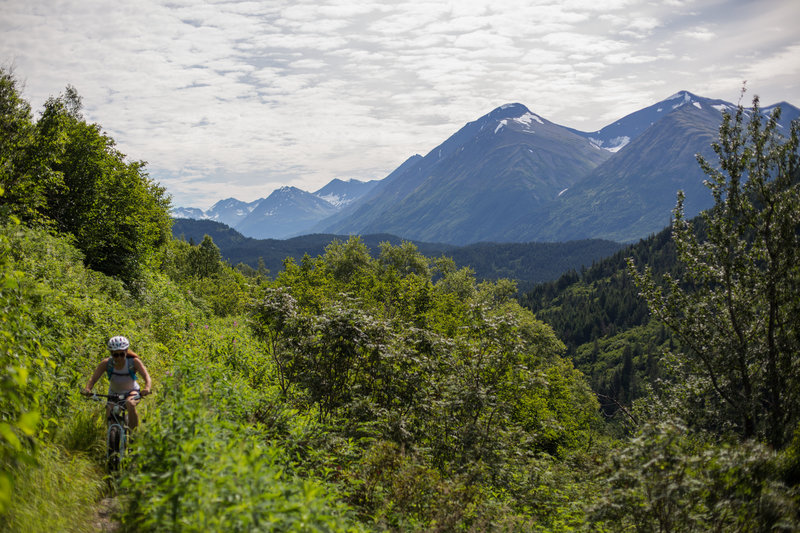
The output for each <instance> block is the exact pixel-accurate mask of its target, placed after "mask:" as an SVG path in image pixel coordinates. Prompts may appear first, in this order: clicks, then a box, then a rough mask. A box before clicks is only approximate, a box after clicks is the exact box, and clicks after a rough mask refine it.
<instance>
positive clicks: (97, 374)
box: [83, 357, 109, 393]
mask: <svg viewBox="0 0 800 533" xmlns="http://www.w3.org/2000/svg"><path fill="white" fill-rule="evenodd" d="M108 360H109V358H108V357H106V358H105V359H103V360H102V361H100V364H99V365H97V368H95V369H94V374H92V377H90V378H89V381H88V382H87V383H86V387H84V388H83V392H84V393H90V392H92V387H94V384H95V383H97V380H99V379H100V378H101V377H103V374H105V373H106V371H107V370H108Z"/></svg>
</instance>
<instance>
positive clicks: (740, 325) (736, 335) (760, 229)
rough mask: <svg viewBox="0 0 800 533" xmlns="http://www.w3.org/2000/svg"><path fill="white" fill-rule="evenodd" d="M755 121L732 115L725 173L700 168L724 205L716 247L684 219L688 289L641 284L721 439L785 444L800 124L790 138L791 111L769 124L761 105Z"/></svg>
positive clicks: (793, 360)
mask: <svg viewBox="0 0 800 533" xmlns="http://www.w3.org/2000/svg"><path fill="white" fill-rule="evenodd" d="M753 103H754V106H753V112H752V115H751V116H750V118H749V122H747V124H745V120H746V119H745V112H744V109H743V108H742V107H741V106H739V108H738V110H737V112H736V114H735V116H733V117H731V116H730V115H725V119H724V121H723V124H722V126H721V127H720V141H719V143H715V144H714V151H715V152H716V153H717V155H718V156H719V170H718V169H716V168H714V167H712V165H711V164H709V163H708V162H706V161H705V160H703V159H702V158H701V159H700V163H701V165H702V167H703V169H704V171H705V172H706V174H707V175H708V176H709V180H708V181H707V185H708V187H709V189H710V190H711V192H712V195H713V196H714V200H715V206H714V207H713V208H712V209H711V210H709V211H707V212H705V213H703V215H702V218H703V221H704V224H705V226H706V228H707V236H706V239H705V240H700V239H698V238H697V236H696V233H695V232H694V231H693V230H692V225H691V223H690V222H688V221H686V220H685V218H684V216H683V196H682V195H679V198H678V205H677V207H676V208H675V218H674V223H673V226H674V231H673V235H674V239H675V242H676V246H677V250H678V256H679V258H680V261H681V263H682V264H683V265H684V267H685V271H686V272H685V276H684V279H683V280H681V281H680V282H679V281H678V280H676V279H675V278H673V277H672V276H665V277H664V281H663V287H662V286H661V285H657V284H656V283H655V281H654V276H653V274H652V272H650V271H646V272H645V273H644V274H639V273H638V272H636V270H635V268H634V266H633V262H632V263H631V273H632V275H633V276H635V278H636V280H637V284H638V285H639V287H640V289H641V290H642V293H643V294H644V295H645V297H646V298H647V300H648V304H649V306H650V309H651V311H652V313H653V314H654V315H655V316H656V317H657V318H658V319H659V320H661V321H663V322H664V323H666V324H667V325H668V326H669V327H670V328H671V329H673V330H674V331H675V332H676V334H677V335H678V336H679V338H680V341H681V344H682V346H683V348H684V350H683V351H682V354H681V355H682V357H681V364H680V365H679V366H678V367H677V368H679V369H680V371H681V372H682V375H681V376H679V377H685V376H692V377H695V376H697V377H698V380H697V381H696V383H697V385H698V387H697V391H698V393H699V394H701V395H702V396H705V397H709V396H711V397H712V400H713V402H714V404H713V405H714V407H715V408H716V413H715V415H716V416H715V418H718V420H719V422H718V423H717V424H718V426H717V428H719V427H720V426H723V425H725V424H730V425H732V426H733V427H734V429H735V431H736V432H737V433H738V434H739V435H741V436H742V437H743V438H753V437H758V438H761V439H766V440H768V441H769V442H770V443H771V444H772V445H773V446H776V447H781V446H783V445H785V444H786V443H787V441H788V438H789V437H790V435H791V431H792V429H793V428H794V427H795V425H796V423H797V421H798V415H799V414H800V375H798V372H797V354H798V353H799V352H800V346H798V338H797V335H796V334H795V332H796V331H797V330H798V328H800V322H798V320H800V318H798V317H800V314H798V310H800V309H799V308H798V305H800V294H798V287H800V283H799V282H800V279H798V276H800V270H799V269H798V267H797V265H798V250H800V240H799V239H800V232H798V228H800V179H798V178H800V155H799V154H798V142H800V141H799V140H798V132H799V131H800V124H798V122H795V123H794V124H793V125H792V128H791V132H788V133H789V137H788V138H786V137H783V136H782V135H781V134H780V132H779V131H778V126H777V123H778V118H779V116H780V111H779V109H778V110H776V111H775V112H774V113H773V114H772V115H771V116H770V117H769V118H764V117H763V116H762V115H761V113H760V110H759V108H758V99H757V98H755V99H754V102H753Z"/></svg>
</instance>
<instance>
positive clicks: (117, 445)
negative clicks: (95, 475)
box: [107, 424, 125, 472]
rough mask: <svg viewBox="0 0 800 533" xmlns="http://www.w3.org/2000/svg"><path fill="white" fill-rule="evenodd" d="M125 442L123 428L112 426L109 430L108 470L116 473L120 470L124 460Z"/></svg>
mask: <svg viewBox="0 0 800 533" xmlns="http://www.w3.org/2000/svg"><path fill="white" fill-rule="evenodd" d="M124 442H125V435H124V433H123V431H122V428H121V427H119V426H118V425H116V424H115V425H112V426H110V427H109V428H108V452H107V460H108V469H109V471H112V472H113V471H115V470H118V469H119V463H120V460H121V459H122V453H123V446H124Z"/></svg>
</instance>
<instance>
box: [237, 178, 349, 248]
mask: <svg viewBox="0 0 800 533" xmlns="http://www.w3.org/2000/svg"><path fill="white" fill-rule="evenodd" d="M336 210H337V208H336V206H334V205H333V204H331V203H330V202H328V201H327V200H323V199H322V198H319V197H318V196H316V195H314V194H311V193H310V192H306V191H303V190H300V189H298V188H297V187H281V188H280V189H277V190H275V191H273V192H272V194H270V195H269V196H267V197H266V198H265V199H264V200H262V201H261V202H260V203H259V204H258V205H257V206H256V208H255V209H253V210H252V211H251V212H250V213H249V214H248V215H247V216H246V217H245V218H244V219H243V220H242V221H241V222H239V223H238V224H236V226H235V229H236V230H237V231H239V232H240V233H242V234H243V235H246V236H247V237H253V238H255V239H285V238H287V237H294V236H296V235H301V234H303V233H305V232H306V231H307V230H308V229H309V228H311V226H313V225H314V224H316V223H317V222H319V221H320V220H322V219H324V218H325V217H328V216H330V215H332V214H333V213H335V212H336Z"/></svg>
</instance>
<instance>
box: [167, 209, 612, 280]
mask: <svg viewBox="0 0 800 533" xmlns="http://www.w3.org/2000/svg"><path fill="white" fill-rule="evenodd" d="M172 233H173V235H174V236H175V237H176V238H178V239H181V240H185V241H189V242H190V243H192V244H194V243H197V242H201V241H202V240H203V238H204V237H205V236H206V235H208V236H209V237H211V238H212V240H213V241H214V244H216V245H217V246H218V247H219V249H220V251H221V252H222V255H223V257H224V258H225V259H226V260H227V261H228V262H229V263H230V264H232V265H236V266H237V267H240V268H244V269H245V270H246V269H247V268H246V267H251V268H255V269H258V270H262V271H263V270H266V271H267V272H268V273H269V272H275V273H277V272H280V271H281V270H283V263H284V261H285V260H286V259H287V258H290V257H291V258H293V259H294V260H295V261H300V260H302V259H303V256H304V255H306V254H309V255H311V256H312V257H314V256H317V255H320V254H322V253H323V252H324V251H325V247H326V246H328V245H329V244H330V243H331V242H332V241H334V240H347V236H344V237H342V236H338V235H326V234H312V235H303V236H300V237H293V238H291V239H285V240H278V239H253V238H250V237H245V236H243V235H242V234H241V233H239V232H238V231H236V230H234V229H232V228H230V227H228V226H226V225H225V224H221V223H219V222H214V221H211V220H190V219H185V218H183V219H181V218H179V219H176V220H175V221H174V223H173V225H172ZM360 237H361V241H362V242H363V243H364V244H365V245H366V246H367V248H368V249H369V251H370V253H372V254H374V253H377V252H378V251H379V248H380V245H381V243H384V242H388V243H390V244H393V245H395V246H397V245H399V244H401V243H402V242H403V241H404V239H401V238H400V237H397V236H395V235H388V234H377V235H361V236H360ZM412 244H414V246H416V247H417V249H418V250H419V252H420V253H422V254H423V255H425V256H427V257H439V256H442V255H445V256H447V257H449V258H451V259H452V260H453V261H455V263H456V266H457V267H459V268H462V267H469V268H470V269H472V270H473V271H474V272H475V277H476V278H477V279H479V280H481V281H483V280H486V281H495V280H498V279H501V278H508V279H513V280H516V281H517V286H518V288H519V290H520V292H525V291H527V290H530V289H532V288H533V287H534V286H535V285H536V284H538V283H541V282H544V281H550V280H553V279H556V278H558V277H559V276H560V275H561V273H562V272H564V271H566V270H569V269H575V268H580V267H581V265H586V264H591V263H593V262H594V261H597V260H599V259H601V258H603V257H607V256H609V255H611V254H613V253H614V252H616V251H617V250H619V249H621V248H622V247H623V246H622V245H621V244H619V243H615V242H612V241H605V240H602V239H584V240H579V241H570V242H529V243H489V242H484V243H476V244H469V245H465V246H456V245H453V244H441V243H426V242H412ZM240 263H241V265H240Z"/></svg>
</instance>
